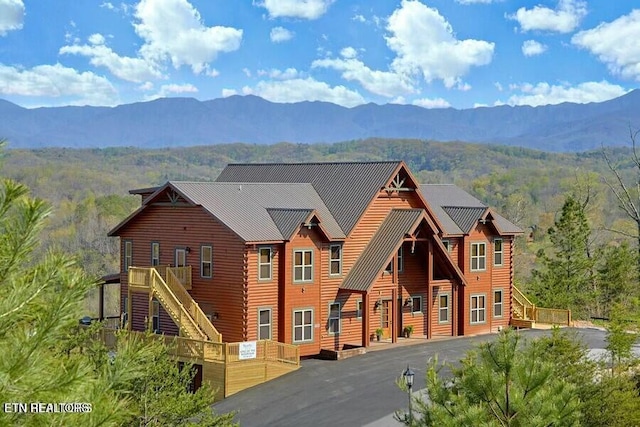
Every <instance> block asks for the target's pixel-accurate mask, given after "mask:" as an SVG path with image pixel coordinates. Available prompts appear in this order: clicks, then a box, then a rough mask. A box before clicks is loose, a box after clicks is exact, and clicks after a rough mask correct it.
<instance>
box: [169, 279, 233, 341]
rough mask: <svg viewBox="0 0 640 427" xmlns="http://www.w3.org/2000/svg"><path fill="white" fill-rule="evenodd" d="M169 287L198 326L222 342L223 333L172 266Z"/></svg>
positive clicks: (210, 338)
mask: <svg viewBox="0 0 640 427" xmlns="http://www.w3.org/2000/svg"><path fill="white" fill-rule="evenodd" d="M166 284H167V287H168V289H170V290H171V292H173V294H174V295H175V296H176V297H177V298H178V300H179V301H180V303H181V304H182V306H183V307H184V308H185V309H186V310H187V313H189V316H191V318H192V319H193V320H194V321H195V323H196V324H197V325H198V328H200V330H201V331H202V332H204V334H205V335H206V336H207V339H208V340H210V341H213V342H222V334H220V332H218V330H217V329H216V328H215V327H214V326H213V324H212V323H211V321H210V320H209V318H208V317H207V316H206V315H205V314H204V312H203V311H202V309H201V308H200V306H199V305H198V303H197V302H195V300H194V299H193V298H191V295H190V294H189V292H187V290H186V289H185V288H184V286H182V284H181V281H180V279H179V278H178V277H177V276H176V275H175V274H174V272H173V270H172V269H171V268H167V282H166Z"/></svg>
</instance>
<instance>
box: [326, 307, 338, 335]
mask: <svg viewBox="0 0 640 427" xmlns="http://www.w3.org/2000/svg"><path fill="white" fill-rule="evenodd" d="M327 326H328V328H327V330H328V331H329V333H330V334H339V333H340V303H339V302H334V303H331V304H329V321H328V325H327Z"/></svg>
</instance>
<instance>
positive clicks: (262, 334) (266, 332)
mask: <svg viewBox="0 0 640 427" xmlns="http://www.w3.org/2000/svg"><path fill="white" fill-rule="evenodd" d="M258 339H259V340H270V339H271V309H270V308H262V309H260V310H258Z"/></svg>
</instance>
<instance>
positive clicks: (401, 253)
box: [384, 246, 404, 274]
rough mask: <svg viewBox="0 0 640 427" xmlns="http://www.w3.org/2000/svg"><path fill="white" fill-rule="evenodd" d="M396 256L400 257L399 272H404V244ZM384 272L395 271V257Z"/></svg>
mask: <svg viewBox="0 0 640 427" xmlns="http://www.w3.org/2000/svg"><path fill="white" fill-rule="evenodd" d="M396 256H397V257H398V273H402V272H403V271H404V251H403V249H402V246H400V248H399V249H398V252H397V254H396ZM384 272H385V273H388V274H391V273H393V259H392V260H391V262H389V264H387V267H386V268H385V269H384Z"/></svg>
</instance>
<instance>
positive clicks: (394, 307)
mask: <svg viewBox="0 0 640 427" xmlns="http://www.w3.org/2000/svg"><path fill="white" fill-rule="evenodd" d="M396 265H397V261H396ZM397 295H398V290H397V289H395V288H394V289H391V323H392V325H391V342H392V343H397V342H398V296H397Z"/></svg>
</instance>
